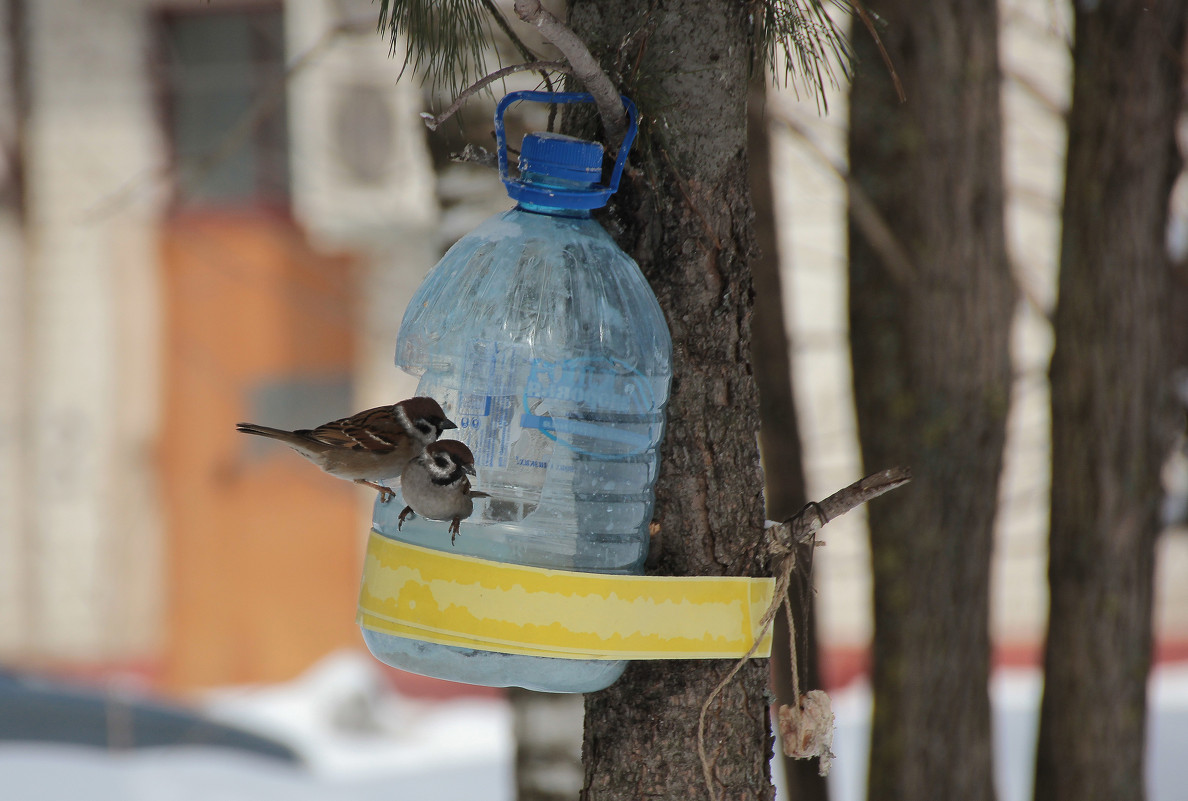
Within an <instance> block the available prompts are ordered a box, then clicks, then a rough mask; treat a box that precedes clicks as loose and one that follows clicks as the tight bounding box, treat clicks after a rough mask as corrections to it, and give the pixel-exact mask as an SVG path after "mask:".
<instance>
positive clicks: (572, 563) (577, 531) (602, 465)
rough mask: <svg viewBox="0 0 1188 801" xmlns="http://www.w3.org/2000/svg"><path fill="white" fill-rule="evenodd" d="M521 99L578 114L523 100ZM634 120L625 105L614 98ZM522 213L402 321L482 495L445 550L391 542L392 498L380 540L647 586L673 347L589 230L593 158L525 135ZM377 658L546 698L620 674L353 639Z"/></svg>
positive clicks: (612, 668) (408, 359) (372, 635)
mask: <svg viewBox="0 0 1188 801" xmlns="http://www.w3.org/2000/svg"><path fill="white" fill-rule="evenodd" d="M521 99H528V100H544V101H548V102H581V101H587V102H588V100H589V98H588V96H587V95H580V94H559V95H554V94H546V93H541V92H518V93H513V94H511V95H508V96H507V97H506V98H504V100H503V101H502V102H501V103H500V106H499V109H498V110H497V111H496V130H497V132H499V133H500V134H501V133H502V113H503V111H504V109H506V107H507V105H508V104H509V103H511V102H514V101H516V100H521ZM625 105H626V106H627V107H628V108H629V110H630V112H631V113H632V132H631V133H632V135H634V123H635V120H634V108H633V107H632V106H630V102H629V101H626V100H625ZM500 145H501V147H500V156H501V160H502V170H501V171H502V172H503V173H504V177H505V183H506V184H507V186H508V191H509V194H510V195H511V196H512V197H513V198H516V199H517V200H518V202H519V205H518V206H517V207H516V208H515V209H513V210H511V211H508V212H504V213H502V214H498V215H496V216H494V217H492V218H490V219H488V220H487V221H486V222H484V223H483V224H481V225H480V226H479V227H478V228H476V229H475V230H474V231H472V232H471V233H469V234H467V235H466V236H465V237H463V238H462V239H461V240H459V241H458V242H457V243H456V244H455V245H454V246H453V247H452V248H451V249H450V250H449V252H447V253H446V254H445V256H444V257H443V258H442V259H441V261H440V262H439V263H438V264H437V266H436V267H434V268H433V270H432V271H431V272H430V273H429V275H428V276H427V277H426V279H425V281H424V282H423V283H422V284H421V286H420V288H419V289H418V290H417V293H416V295H415V296H414V297H413V299H412V302H411V303H410V304H409V306H408V309H407V310H406V312H405V315H404V320H403V322H402V324H401V327H400V334H399V338H398V340H397V345H396V364H397V366H399V367H400V368H401V369H403V370H405V371H407V372H409V373H412V374H414V375H420V383H419V385H418V388H417V394H418V395H428V396H430V397H433V398H436V399H437V400H438V402H440V403H441V404H442V407H443V408H444V409H445V411H446V413H447V415H448V416H449V417H450V418H451V419H452V420H454V421H455V422H456V423H457V424H458V426H459V428H458V430H457V432H451V433H456V434H457V436H458V438H459V439H461V440H462V441H464V442H465V443H466V444H467V445H469V446H470V448H471V450H472V451H473V452H474V454H475V460H476V468H477V473H478V475H477V480H476V481H475V488H476V489H479V490H482V491H483V492H486V493H489V495H490V497H489V498H486V499H482V500H479V501H478V502H477V504H476V508H475V512H474V514H473V515H472V516H471V517H470V518H468V519H467V520H465V521H463V523H462V528H461V533H460V535H459V536H458V538H457V542H456V545H455V546H453V548H451V545H450V537H449V535H448V533H447V532H446V524H444V523H441V522H438V521H426V520H423V519H420V518H413V519H411V520H408V521H406V522H405V523H404V525H403V528H402V530H399V531H398V530H397V520H396V517H397V515H398V514H399V512H400V510H401V508H402V507H403V505H404V504H403V500H402V498H400V497H397V498H396V499H395V500H393V501H391V502H389V503H387V504H382V503H378V502H377V504H376V507H375V519H374V524H375V528H376V530H377V531H378V532H379V533H380V534H382V535H384V536H387V537H392V538H394V539H398V540H402V541H405V542H410V543H413V544H417V545H422V546H426V547H429V548H436V549H439V550H443V551H451V550H453V552H456V553H464V554H469V555H472V556H478V557H482V558H486V559H494V560H499V561H503V562H511V563H516V564H522V565H533V566H538V567H549V568H561V569H568V570H577V571H594V572H604V573H641V572H642V570H643V563H644V558H645V557H646V556H647V547H648V527H649V523H650V521H651V517H652V501H653V494H652V487H653V484H654V482H655V480H656V475H657V472H658V469H659V456H658V447H659V444H660V439H661V437H662V436H663V432H664V408H665V404H666V403H667V400H668V393H669V386H670V383H671V379H672V340H671V337H670V335H669V332H668V328H667V326H666V324H665V322H664V317H663V315H662V313H661V311H660V306H659V304H658V303H657V301H656V298H655V296H654V295H653V294H652V291H651V289H650V288H649V286H648V284H647V282H646V280H645V279H644V277H643V275H642V274H641V273H640V270H639V266H638V265H637V264H636V263H635V262H634V261H633V260H632V259H631V257H629V256H628V255H627V254H626V253H624V252H623V251H622V250H620V249H619V247H618V246H617V245H616V244H615V242H614V241H613V240H612V239H611V237H610V236H609V235H608V234H607V232H606V231H605V230H604V229H603V228H602V226H601V225H599V224H598V223H597V222H596V221H594V220H593V219H592V218H591V216H590V210H591V209H592V208H597V207H600V206H602V205H604V204H605V203H606V198H608V197H609V196H610V194H611V193H612V192H613V191H614V189H615V188H616V186H617V183H618V177H619V174H620V172H621V169H622V164H623V160H624V158H625V156H626V151H627V149H628V148H629V147H630V138H629V139H628V140H627V141H626V142H625V143H624V145H623V148H622V152H621V153H620V154H619V159H618V162H617V164H616V168H615V171H614V173H613V177H612V180H611V181H610V182H609V187H608V186H603V185H601V184H600V183H599V181H600V177H601V171H602V147H601V145H599V144H597V143H594V142H586V141H582V140H578V139H574V138H571V137H566V136H561V135H557V134H545V133H541V134H529V135H528V136H526V137H525V138H524V142H523V147H522V150H521V155H520V164H519V166H520V176H519V179H518V180H516V179H510V178H507V177H506V155H505V150H504V147H505V145H504V143H503V141H502V138H501V141H500ZM363 636H364V639H365V641H366V642H367V645H368V647H369V648H370V649H371V651H372V653H373V654H374V655H375V656H376V657H377V658H379V659H380V660H381V661H383V662H386V663H387V664H390V665H394V666H396V667H398V668H401V669H403V670H408V671H411V672H414V673H420V674H422V675H428V676H434V677H437V678H444V679H450V680H453V681H460V682H466V683H471V684H483V685H490V686H511V685H515V686H520V687H526V688H528V689H533V690H541V691H550V692H590V691H594V690H599V689H602V688H604V687H607V686H609V685H610V684H611V683H612V682H614V681H615V679H617V678H618V677H619V675H620V674H621V673H622V672H623V669H624V668H625V666H626V663H625V662H622V661H606V660H573V659H563V658H554V657H530V656H521V655H514V654H506V653H498V652H491V651H480V650H469V649H463V648H457V647H452V646H444V645H436V644H431V643H426V642H422V641H419V640H413V639H406V638H402V637H396V636H392V635H388V634H383V633H379V632H375V631H371V630H367V629H364V631H363Z"/></svg>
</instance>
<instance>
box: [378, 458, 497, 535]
mask: <svg viewBox="0 0 1188 801" xmlns="http://www.w3.org/2000/svg"><path fill="white" fill-rule="evenodd" d="M468 474H469V475H472V476H473V475H474V454H472V453H471V452H470V448H468V447H466V445H464V444H463V443H461V442H458V441H457V440H453V439H443V440H439V441H437V442H434V443H433V444H432V445H430V446H429V447H427V448H426V449H425V451H424V453H422V454H420V455H419V456H417V457H416V458H415V459H413V460H412V461H411V462H409V463H408V465H406V466H405V468H404V473H403V474H402V475H401V477H400V491H401V492H402V493H403V494H404V500H405V502H406V503H408V506H406V507H404V510H403V511H401V513H400V519H399V521H398V522H397V523H396V530H397V531H399V530H400V527H401V526H402V525H403V524H404V519H405V518H406V517H408V516H409V515H410V514H413V513H414V512H415V513H416V514H419V515H420V516H421V517H426V518H428V519H430V520H449V521H450V528H449V532H450V544H451V545H453V544H454V539H455V538H456V537H457V536H458V525H459V524H460V523H461V522H462V520H463V519H464V518H467V517H470V514H471V512H473V511H474V501H473V499H474V498H485V497H487V493H485V492H476V491H474V490H472V489H471V488H470V479H468V478H467V477H466V476H467V475H468Z"/></svg>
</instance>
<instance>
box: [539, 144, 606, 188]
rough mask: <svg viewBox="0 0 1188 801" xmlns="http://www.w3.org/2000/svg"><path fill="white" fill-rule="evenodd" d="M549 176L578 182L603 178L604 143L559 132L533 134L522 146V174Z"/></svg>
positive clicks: (594, 181) (595, 181)
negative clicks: (588, 140)
mask: <svg viewBox="0 0 1188 801" xmlns="http://www.w3.org/2000/svg"><path fill="white" fill-rule="evenodd" d="M526 172H532V173H537V174H539V175H547V176H549V177H550V178H559V179H561V180H563V181H573V182H575V183H579V184H596V183H598V181H599V180H600V179H601V178H602V145H600V144H598V143H597V142H587V141H586V140H584V139H578V138H576V137H573V136H566V135H565V134H559V133H548V132H540V133H530V134H528V135H527V136H525V137H524V143H523V145H522V146H521V149H520V174H521V175H523V174H524V173H526Z"/></svg>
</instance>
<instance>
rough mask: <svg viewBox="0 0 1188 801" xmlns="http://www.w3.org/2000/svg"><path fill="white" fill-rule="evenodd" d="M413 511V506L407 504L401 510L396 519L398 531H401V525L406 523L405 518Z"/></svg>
mask: <svg viewBox="0 0 1188 801" xmlns="http://www.w3.org/2000/svg"><path fill="white" fill-rule="evenodd" d="M412 513H413V508H412V507H411V506H406V507H404V508H403V509H402V510H400V517H399V518H397V519H396V530H397V531H399V530H400V527H401V526H403V525H404V518H406V517H408V516H409V515H411V514H412Z"/></svg>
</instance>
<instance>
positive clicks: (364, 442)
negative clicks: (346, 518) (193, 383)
mask: <svg viewBox="0 0 1188 801" xmlns="http://www.w3.org/2000/svg"><path fill="white" fill-rule="evenodd" d="M457 427H458V426H457V425H455V424H454V423H453V422H451V421H450V420H449V419H448V418H446V416H445V412H444V411H442V408H441V406H440V405H439V404H438V403H437V401H435V400H433V398H409V399H408V400H402V401H400V403H396V404H393V405H391V406H377V407H376V408H374V409H367V410H366V411H362V412H359V413H358V414H353V415H351V416H350V417H344V418H342V419H341V420H333V421H331V422H329V423H326V424H324V425H320V426H318V427H317V428H300V429H297V430H296V431H284V430H282V429H279V428H269V427H268V426H258V425H256V424H254V423H239V424H237V425H236V426H235V430H236V431H242V432H243V433H245V434H255V435H257V436H260V437H269V438H271V439H277V440H280V441H281V442H283V443H285V444H286V445H288V446H289V447H290V448H292V449H293V450H295V451H297V453H299V454H301V455H302V456H304V457H305V458H306V459H308V460H310V461H311V462H313V463H314V464H316V465H317V466H318V467H320V468H322V469H323V470H325V471H326V472H327V473H329V474H330V475H332V476H336V477H338V478H344V479H346V480H348V481H354V482H355V483H356V484H365V485H366V486H368V487H373V488H374V489H377V490H379V492H380V498H381V500H382V501H383V502H384V503H387V502H388V501H390V500H391V499H392V496H393V495H395V492H393V491H392V490H391V489H389V488H388V487H385V486H384V485H382V484H379V483H377V482H379V481H382V480H384V479H390V478H396V477H397V476H399V475H400V474H401V471H403V470H404V468H405V466H406V465H408V463H409V461H410V460H411V459H413V458H414V457H415V456H417V455H418V454H420V453H422V452H423V451H424V450H425V448H426V447H427V446H429V445H431V444H433V443H434V442H435V441H436V440H437V438H438V437H439V436H441V432H442V431H444V430H446V429H449V428H457ZM472 461H473V459H472Z"/></svg>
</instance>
